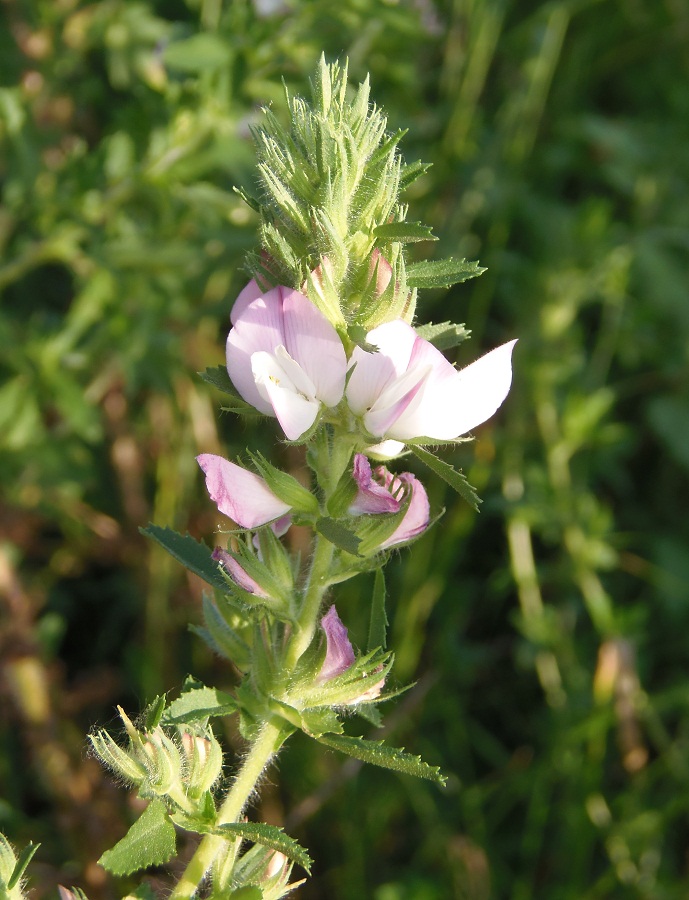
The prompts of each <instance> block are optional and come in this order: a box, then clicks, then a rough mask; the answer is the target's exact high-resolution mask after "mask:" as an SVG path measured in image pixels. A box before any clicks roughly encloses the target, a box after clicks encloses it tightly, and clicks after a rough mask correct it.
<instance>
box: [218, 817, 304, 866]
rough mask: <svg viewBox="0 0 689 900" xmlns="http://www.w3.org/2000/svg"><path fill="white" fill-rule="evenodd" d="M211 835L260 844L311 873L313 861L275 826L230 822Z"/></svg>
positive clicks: (300, 847)
mask: <svg viewBox="0 0 689 900" xmlns="http://www.w3.org/2000/svg"><path fill="white" fill-rule="evenodd" d="M212 833H213V834H217V835H220V837H224V838H227V839H228V840H236V839H237V838H242V839H243V840H247V841H251V842H252V843H254V844H261V845H262V846H263V847H269V848H270V849H271V850H277V851H278V852H279V853H284V855H285V856H286V857H287V858H288V859H291V860H292V861H293V862H295V863H297V864H298V865H300V866H301V867H302V869H304V870H305V871H306V872H308V873H309V874H310V873H311V866H312V865H313V860H312V859H311V857H310V856H309V854H308V853H307V852H306V850H305V849H304V848H303V847H302V846H301V844H299V843H297V841H295V840H294V838H293V837H290V836H289V835H288V834H285V832H284V831H283V830H282V828H279V827H278V826H277V825H266V824H265V823H264V822H231V823H228V824H226V825H218V826H217V827H216V828H214V829H213V832H212Z"/></svg>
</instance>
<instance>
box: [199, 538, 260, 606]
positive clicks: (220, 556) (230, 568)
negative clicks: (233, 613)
mask: <svg viewBox="0 0 689 900" xmlns="http://www.w3.org/2000/svg"><path fill="white" fill-rule="evenodd" d="M211 556H212V557H213V559H215V560H217V562H219V563H221V565H222V567H223V568H224V569H226V570H227V572H228V573H229V575H230V577H231V578H232V580H233V581H236V583H237V584H238V585H239V587H240V588H243V589H244V590H245V591H248V592H249V593H250V594H256V596H257V597H267V596H268V594H267V593H266V592H265V591H264V590H263V588H262V587H261V586H260V584H258V583H257V582H256V581H254V579H253V578H252V577H251V575H249V574H248V573H247V572H245V571H244V569H243V568H242V567H241V566H240V564H239V563H238V562H237V560H236V559H235V558H234V557H233V556H230V554H229V553H228V552H227V550H223V549H222V547H216V548H215V550H214V551H213V552H212V553H211Z"/></svg>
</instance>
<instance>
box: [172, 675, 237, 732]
mask: <svg viewBox="0 0 689 900" xmlns="http://www.w3.org/2000/svg"><path fill="white" fill-rule="evenodd" d="M236 709H237V701H236V700H235V699H234V697H233V696H232V695H231V694H228V693H226V692H225V691H221V690H218V688H214V687H207V686H206V685H205V684H199V686H198V687H196V686H195V687H193V688H191V689H189V690H185V691H184V692H183V693H182V694H181V695H180V696H179V697H178V698H177V699H176V700H173V701H172V703H171V704H170V705H169V706H168V708H167V709H166V710H165V714H164V715H163V724H164V725H179V724H182V723H185V722H199V721H201V720H203V719H209V718H211V717H212V716H229V715H231V714H232V713H233V712H235V710H236Z"/></svg>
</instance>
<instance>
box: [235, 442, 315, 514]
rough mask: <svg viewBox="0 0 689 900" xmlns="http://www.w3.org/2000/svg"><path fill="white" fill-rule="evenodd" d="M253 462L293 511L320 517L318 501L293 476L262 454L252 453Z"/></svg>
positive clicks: (274, 491)
mask: <svg viewBox="0 0 689 900" xmlns="http://www.w3.org/2000/svg"><path fill="white" fill-rule="evenodd" d="M249 455H250V457H251V460H252V462H253V464H254V466H255V467H256V469H257V470H258V472H259V473H260V475H261V476H262V477H263V479H264V480H265V482H266V484H267V485H268V487H269V488H270V489H271V491H272V492H273V493H274V494H275V496H276V497H278V498H279V499H280V500H282V502H283V503H286V504H287V505H288V506H291V507H292V509H293V510H296V511H297V512H300V513H302V514H304V515H306V516H317V515H318V500H316V498H315V497H314V495H313V494H312V493H311V491H309V490H308V489H307V488H305V487H304V486H303V485H302V484H300V483H299V482H298V481H297V479H296V478H294V477H293V476H292V475H288V474H287V472H283V471H282V470H281V469H278V468H276V467H275V466H274V465H272V464H271V463H269V462H268V460H267V459H266V458H265V456H263V454H261V453H250V454H249Z"/></svg>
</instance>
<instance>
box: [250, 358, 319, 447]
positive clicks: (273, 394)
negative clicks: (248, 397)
mask: <svg viewBox="0 0 689 900" xmlns="http://www.w3.org/2000/svg"><path fill="white" fill-rule="evenodd" d="M287 361H289V362H288V365H286V366H285V365H283V363H286V362H287ZM251 368H252V372H253V375H254V379H255V381H256V384H257V386H258V389H259V391H260V392H261V395H262V396H264V397H265V398H266V399H267V401H268V403H269V404H270V408H271V414H272V415H274V416H276V417H277V419H278V421H279V422H280V425H281V426H282V430H283V431H284V432H285V436H286V437H287V438H288V440H290V441H296V440H297V438H299V437H301V436H302V434H304V432H305V431H308V429H309V428H310V427H311V426H312V425H313V423H314V421H315V420H316V416H317V415H318V411H319V409H320V406H321V404H320V403H319V401H318V400H316V399H315V398H314V397H313V384H312V383H311V381H310V379H309V378H308V376H307V375H306V374H305V373H304V372H303V371H302V370H301V369H300V368H299V366H298V365H297V363H296V362H295V361H294V360H293V359H291V357H289V355H288V354H287V351H285V353H284V355H281V357H280V358H277V357H276V356H274V355H273V354H272V353H264V352H260V353H254V355H253V356H252V357H251ZM287 369H289V371H287ZM291 376H295V378H296V380H297V381H299V383H300V384H301V385H302V386H303V387H305V388H306V389H307V390H309V391H310V393H311V396H310V397H308V396H304V394H303V393H301V392H300V391H299V390H298V387H297V386H296V385H295V384H294V381H293V380H292V377H291Z"/></svg>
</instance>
